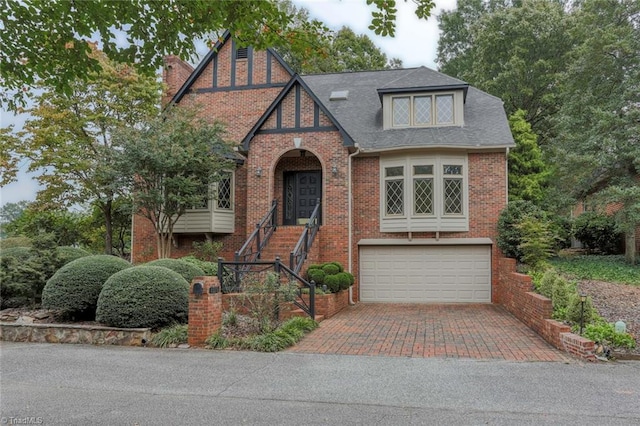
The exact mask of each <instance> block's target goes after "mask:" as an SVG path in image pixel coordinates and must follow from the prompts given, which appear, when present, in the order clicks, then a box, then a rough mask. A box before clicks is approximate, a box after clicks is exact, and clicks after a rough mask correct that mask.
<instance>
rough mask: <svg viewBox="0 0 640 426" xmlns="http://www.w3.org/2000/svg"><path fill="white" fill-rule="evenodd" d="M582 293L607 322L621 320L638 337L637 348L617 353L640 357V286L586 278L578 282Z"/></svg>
mask: <svg viewBox="0 0 640 426" xmlns="http://www.w3.org/2000/svg"><path fill="white" fill-rule="evenodd" d="M578 289H579V291H580V292H581V293H583V294H586V295H587V296H589V297H590V298H591V300H592V302H593V306H594V307H595V308H596V310H597V311H598V313H599V314H600V316H601V317H602V318H604V319H605V320H606V321H607V322H616V321H619V320H622V321H624V322H625V323H626V324H627V332H628V333H629V334H631V335H632V336H633V337H634V338H635V339H636V347H635V349H625V350H621V351H617V352H616V353H615V354H614V356H615V355H616V354H626V355H636V356H638V357H639V359H640V286H632V285H625V284H612V283H608V282H603V281H593V280H584V281H581V282H579V283H578Z"/></svg>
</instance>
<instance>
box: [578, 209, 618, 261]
mask: <svg viewBox="0 0 640 426" xmlns="http://www.w3.org/2000/svg"><path fill="white" fill-rule="evenodd" d="M573 235H574V236H575V237H576V238H577V239H578V240H580V242H582V244H584V245H585V247H586V248H587V249H588V250H589V251H591V252H594V251H599V252H602V253H605V254H616V253H618V252H619V251H620V248H619V247H620V245H619V242H620V238H619V233H618V231H617V229H616V223H615V221H614V219H613V218H612V217H611V216H607V215H605V214H600V213H596V212H585V213H582V214H581V215H580V216H578V217H577V218H576V219H575V220H574V221H573Z"/></svg>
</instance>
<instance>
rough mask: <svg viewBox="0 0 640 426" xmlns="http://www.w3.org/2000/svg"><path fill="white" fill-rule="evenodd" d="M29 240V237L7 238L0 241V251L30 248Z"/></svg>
mask: <svg viewBox="0 0 640 426" xmlns="http://www.w3.org/2000/svg"><path fill="white" fill-rule="evenodd" d="M31 245H32V243H31V238H29V237H22V236H20V237H9V238H2V239H1V240H0V247H1V248H2V250H4V249H8V248H13V247H31Z"/></svg>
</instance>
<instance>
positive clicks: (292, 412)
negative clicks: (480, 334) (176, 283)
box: [0, 342, 640, 425]
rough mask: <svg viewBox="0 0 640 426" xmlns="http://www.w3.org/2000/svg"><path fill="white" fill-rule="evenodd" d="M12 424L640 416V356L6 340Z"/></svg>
mask: <svg viewBox="0 0 640 426" xmlns="http://www.w3.org/2000/svg"><path fill="white" fill-rule="evenodd" d="M0 386H1V388H0V410H1V419H0V420H1V421H2V422H3V423H4V424H45V425H54V424H56V425H57V424H60V425H201V424H202V425H237V424H265V425H316V424H317V425H320V424H322V425H338V424H366V425H405V424H429V425H432V424H433V425H441V424H443V425H444V424H446V425H450V424H473V425H477V424H490V425H514V424H516V425H517V424H524V425H529V424H531V425H534V424H535V425H544V424H561V425H591V424H593V425H596V424H597V425H609V424H621V425H632V424H633V425H638V424H640V362H637V361H636V362H631V361H630V362H619V363H607V364H584V363H581V362H577V361H576V362H571V363H554V362H536V363H529V362H509V361H477V360H467V359H438V358H426V359H425V358H386V357H360V356H339V355H314V354H295V353H276V354H263V353H251V352H230V351H222V352H219V351H208V350H197V349H148V348H129V347H105V346H101V347H97V346H84V345H48V344H31V343H7V342H2V344H1V345H0Z"/></svg>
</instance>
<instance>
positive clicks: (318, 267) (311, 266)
mask: <svg viewBox="0 0 640 426" xmlns="http://www.w3.org/2000/svg"><path fill="white" fill-rule="evenodd" d="M309 269H322V265H320V264H317V263H314V264H311V265H309V267H308V268H307V271H308V270H309Z"/></svg>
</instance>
